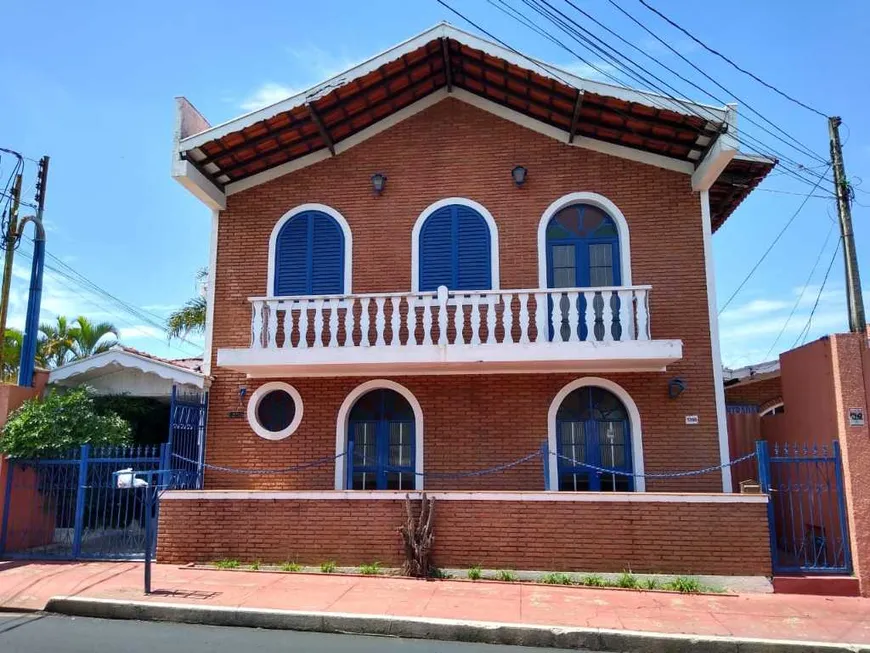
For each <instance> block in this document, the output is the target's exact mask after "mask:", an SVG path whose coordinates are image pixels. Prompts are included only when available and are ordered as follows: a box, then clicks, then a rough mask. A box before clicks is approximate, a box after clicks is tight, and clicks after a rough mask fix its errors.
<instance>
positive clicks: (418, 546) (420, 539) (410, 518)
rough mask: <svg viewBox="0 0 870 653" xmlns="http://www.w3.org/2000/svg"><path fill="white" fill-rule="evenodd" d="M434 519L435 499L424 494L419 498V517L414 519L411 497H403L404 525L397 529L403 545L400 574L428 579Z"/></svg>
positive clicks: (433, 537) (433, 538) (430, 565)
mask: <svg viewBox="0 0 870 653" xmlns="http://www.w3.org/2000/svg"><path fill="white" fill-rule="evenodd" d="M434 517H435V499H434V498H432V497H427V496H426V493H425V492H424V493H423V494H422V496H421V497H420V517H419V518H418V519H414V507H413V505H412V503H411V495H410V494H409V495H406V496H405V523H404V524H402V526H400V527H399V533H400V534H401V535H402V541H403V542H404V545H405V562H404V564H403V565H402V574H404V575H405V576H412V577H413V578H428V576H429V572H430V571H431V570H432V563H431V559H432V543H433V541H434V540H435V536H434V535H433V533H432V523H433V520H434Z"/></svg>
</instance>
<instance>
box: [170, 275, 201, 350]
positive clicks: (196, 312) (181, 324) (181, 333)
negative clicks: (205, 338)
mask: <svg viewBox="0 0 870 653" xmlns="http://www.w3.org/2000/svg"><path fill="white" fill-rule="evenodd" d="M196 280H197V282H198V283H199V284H200V288H201V290H204V285H205V284H207V283H208V281H207V280H208V270H207V269H206V268H200V270H199V271H198V272H197V273H196ZM207 308H208V305H207V304H206V300H205V293H204V292H201V293H200V294H198V295H197V296H196V297H193V298H192V299H189V300H187V302H186V303H185V304H184V306H182V307H181V308H179V309H178V310H176V311H174V312H173V313H172V314H171V315H170V316H169V318H167V320H166V334H167V336H169V339H170V340H172V339H173V338H179V339H181V340H184V338H185V337H187V335H189V334H191V333H202V332H203V331H205V316H206V311H207Z"/></svg>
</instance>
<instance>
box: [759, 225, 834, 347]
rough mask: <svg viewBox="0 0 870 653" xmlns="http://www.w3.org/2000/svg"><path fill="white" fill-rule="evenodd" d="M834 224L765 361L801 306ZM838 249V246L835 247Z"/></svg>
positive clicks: (832, 231)
mask: <svg viewBox="0 0 870 653" xmlns="http://www.w3.org/2000/svg"><path fill="white" fill-rule="evenodd" d="M836 226H837V225H836V223H834V222H832V223H831V226H830V228H829V229H828V235H827V236H825V242H823V243H822V248H821V249H820V250H819V254H818V256H816V260H815V262H814V263H813V268H812V270H810V273H809V275H807V280H806V282H804V285H803V287H802V288H801V292H800V294H799V295H798V298H797V301H796V302H795V303H794V306H792V309H791V313H789V314H788V317H787V318H786V320H785V324H783V325H782V329H780V330H779V333H778V334H777V336H776V340H774V341H773V344H772V345H770V349H768V350H767V353H766V354H765V355H764V358H765V360H767V359H768V358H770V354H771V352H773V349H774V347H776V345H777V343H779V339H780V338H782V334H784V333H785V330H786V329H787V328H788V325H789V323H790V322H791V318H792V317H794V314H795V312H796V311H797V309H798V307H799V306H800V304H801V300H803V298H804V293H806V291H807V287H808V286H809V285H810V281H812V279H813V275H814V274H815V273H816V268H817V267H818V266H819V261H821V260H822V254H824V253H825V248H826V247H827V246H828V241H829V240H830V239H831V234H832V233H834V227H836ZM837 247H838V248H839V244H838V245H837Z"/></svg>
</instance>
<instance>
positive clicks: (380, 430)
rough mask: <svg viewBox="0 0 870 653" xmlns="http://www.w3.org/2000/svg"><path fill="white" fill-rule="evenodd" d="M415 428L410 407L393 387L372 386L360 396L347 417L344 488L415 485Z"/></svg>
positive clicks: (360, 488)
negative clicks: (345, 483) (348, 453)
mask: <svg viewBox="0 0 870 653" xmlns="http://www.w3.org/2000/svg"><path fill="white" fill-rule="evenodd" d="M415 428H416V423H415V414H414V408H413V407H412V406H411V404H410V402H409V401H408V400H407V399H406V398H405V397H404V396H402V395H401V394H399V393H398V392H396V391H395V390H393V389H391V388H376V389H373V390H370V391H368V392H366V393H365V394H363V395H362V396H360V397H359V398H358V399H357V400H356V402H355V403H354V405H353V407H352V408H351V410H350V413H349V414H348V420H347V442H348V447H349V449H352V455H351V456H350V457H349V458H350V459H349V460H348V462H347V464H348V465H349V469H348V475H347V488H348V489H353V490H413V489H415V487H416V479H415V474H414V472H415V460H416V451H415V448H416V443H415V439H416V434H415Z"/></svg>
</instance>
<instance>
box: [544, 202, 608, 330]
mask: <svg viewBox="0 0 870 653" xmlns="http://www.w3.org/2000/svg"><path fill="white" fill-rule="evenodd" d="M621 283H622V275H621V273H620V255H619V232H618V231H617V228H616V223H614V222H613V219H612V218H611V217H610V216H608V215H607V214H606V213H604V211H602V210H601V209H599V208H598V207H596V206H592V205H590V204H572V205H570V206H566V207H565V208H563V209H561V210H560V211H559V212H558V213H556V215H554V216H553V217H552V218H551V219H550V222H549V223H548V224H547V286H548V287H549V288H601V287H608V286H618V285H620V284H621ZM602 301H604V300H603V299H602ZM607 301H611V298H609V297H608V298H607ZM616 301H618V300H616ZM560 302H561V303H560V307H559V308H560V312H561V314H562V329H561V333H560V334H559V335H560V337H559V338H556V339H557V340H568V337H569V335H570V327H569V325H568V312H569V309H570V304H569V300H568V297H567V296H563V297H562V298H561V299H560ZM577 302H578V313H579V315H581V316H582V315H585V312H586V298H585V297H583V296H582V295H581V296H580V297H578V298H577ZM549 310H550V311H551V312H552V310H553V300H552V298H551V299H550V303H549ZM596 311H597V312H600V308H598V309H596ZM604 328H606V327H605V325H604V324H603V323H602V324H601V325H600V328H599V327H597V330H599V331H602V333H599V334H596V336H597V338H596V339H600V337H601V335H603V329H604ZM579 335H580V339H581V340H587V338H588V336H589V334H588V332H587V328H586V324H585V321H584V320H582V319H581V320H580V324H579ZM553 336H554V333H553V328H552V325H551V326H550V340H553Z"/></svg>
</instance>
